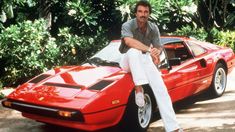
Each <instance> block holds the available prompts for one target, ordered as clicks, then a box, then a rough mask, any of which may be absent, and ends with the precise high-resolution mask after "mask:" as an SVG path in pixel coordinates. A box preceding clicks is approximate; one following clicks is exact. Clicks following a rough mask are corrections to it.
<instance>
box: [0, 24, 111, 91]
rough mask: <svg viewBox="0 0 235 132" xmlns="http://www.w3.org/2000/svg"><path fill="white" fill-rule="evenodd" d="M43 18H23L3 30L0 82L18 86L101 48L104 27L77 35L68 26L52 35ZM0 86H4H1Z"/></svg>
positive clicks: (0, 37) (0, 44)
mask: <svg viewBox="0 0 235 132" xmlns="http://www.w3.org/2000/svg"><path fill="white" fill-rule="evenodd" d="M45 25H46V22H45V21H44V20H35V21H34V22H32V21H24V22H22V23H19V24H17V25H11V26H10V27H8V28H6V29H3V30H2V32H1V33H0V62H1V65H0V84H2V86H3V87H4V86H17V85H19V84H22V83H23V82H25V81H27V80H28V79H30V78H31V77H33V76H35V75H38V74H40V73H42V72H44V71H46V70H48V69H51V68H53V67H55V66H58V65H71V64H79V63H81V62H82V61H84V60H86V59H87V58H88V57H90V56H91V55H92V54H94V53H95V52H97V50H99V49H100V48H102V47H103V46H104V45H105V44H106V42H107V40H106V38H105V37H104V36H102V35H103V34H102V32H101V29H100V30H99V31H97V33H94V35H93V36H77V35H74V34H72V33H70V30H69V28H63V29H60V32H59V34H58V35H57V36H56V37H55V38H53V37H52V36H51V35H50V33H49V31H48V29H47V28H46V26H45ZM0 89H1V87H0Z"/></svg>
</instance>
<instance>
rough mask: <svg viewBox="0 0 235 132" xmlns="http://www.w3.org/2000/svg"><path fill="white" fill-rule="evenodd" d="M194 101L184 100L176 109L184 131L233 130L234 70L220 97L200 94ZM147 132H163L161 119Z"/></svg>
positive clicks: (234, 102)
mask: <svg viewBox="0 0 235 132" xmlns="http://www.w3.org/2000/svg"><path fill="white" fill-rule="evenodd" d="M195 101H196V102H195V103H194V104H190V102H189V101H188V102H187V101H186V103H183V104H184V105H183V106H182V105H181V104H179V106H178V108H177V109H176V114H177V115H176V116H177V120H178V122H179V123H180V125H181V127H182V128H184V131H185V132H235V70H233V71H232V73H230V74H229V75H228V83H227V88H226V91H225V93H224V95H223V96H222V97H219V98H215V99H210V98H208V97H207V96H206V95H200V96H197V97H195ZM180 105H181V106H180ZM176 107H177V105H176ZM148 132H164V129H163V123H162V121H161V120H158V121H156V122H153V123H152V124H151V126H150V129H149V131H148Z"/></svg>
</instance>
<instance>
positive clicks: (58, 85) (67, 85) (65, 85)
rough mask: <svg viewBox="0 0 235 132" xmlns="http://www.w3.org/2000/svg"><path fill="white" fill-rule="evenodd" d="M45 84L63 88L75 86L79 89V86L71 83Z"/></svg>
mask: <svg viewBox="0 0 235 132" xmlns="http://www.w3.org/2000/svg"><path fill="white" fill-rule="evenodd" d="M43 85H45V86H55V87H63V88H75V89H80V88H81V86H76V85H71V84H63V83H44V84H43Z"/></svg>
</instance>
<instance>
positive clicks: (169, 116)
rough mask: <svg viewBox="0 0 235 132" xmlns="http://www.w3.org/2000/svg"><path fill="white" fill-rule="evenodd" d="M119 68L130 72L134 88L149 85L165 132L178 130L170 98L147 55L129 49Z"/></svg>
mask: <svg viewBox="0 0 235 132" xmlns="http://www.w3.org/2000/svg"><path fill="white" fill-rule="evenodd" d="M120 66H121V67H122V69H124V70H125V71H127V72H131V74H132V77H133V81H134V83H135V85H136V86H138V85H144V84H149V85H150V87H151V88H152V91H153V93H154V96H155V98H156V101H157V104H158V108H159V111H160V115H161V118H162V120H163V123H164V125H165V129H166V131H167V132H171V131H174V130H176V129H179V125H178V123H177V121H176V117H175V112H174V110H173V107H172V102H171V99H170V96H169V94H168V92H167V89H166V86H165V83H164V82H163V79H162V77H161V74H160V72H159V71H158V69H157V67H156V66H155V64H154V63H153V61H152V58H151V56H150V54H149V53H146V54H143V53H142V52H141V51H139V50H137V49H133V48H131V49H129V50H128V51H127V53H125V54H124V56H123V57H122V59H121V62H120Z"/></svg>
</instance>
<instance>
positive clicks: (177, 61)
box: [168, 58, 181, 66]
mask: <svg viewBox="0 0 235 132" xmlns="http://www.w3.org/2000/svg"><path fill="white" fill-rule="evenodd" d="M168 62H169V65H170V66H177V65H180V64H181V59H180V58H171V59H169V60H168Z"/></svg>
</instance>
